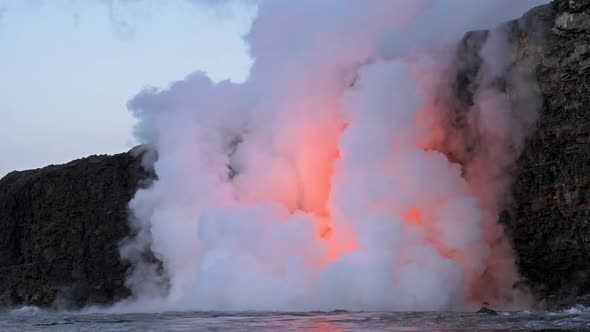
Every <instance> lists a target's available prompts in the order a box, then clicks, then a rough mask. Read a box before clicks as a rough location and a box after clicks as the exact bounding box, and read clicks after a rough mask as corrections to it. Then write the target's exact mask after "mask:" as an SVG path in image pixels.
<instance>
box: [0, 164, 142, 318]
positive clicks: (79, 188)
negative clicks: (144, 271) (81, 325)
mask: <svg viewBox="0 0 590 332" xmlns="http://www.w3.org/2000/svg"><path fill="white" fill-rule="evenodd" d="M134 155H135V154H131V153H123V154H118V155H114V156H104V155H103V156H91V157H88V158H84V159H80V160H75V161H72V162H70V163H67V164H65V165H58V166H48V167H45V168H42V169H37V170H29V171H24V172H12V173H9V174H8V175H6V176H5V177H4V178H2V179H1V180H0V228H1V229H2V231H1V232H0V306H2V305H4V306H15V305H21V304H27V305H38V306H48V305H52V304H54V305H58V306H59V305H64V306H66V307H80V306H83V305H86V304H91V303H92V304H106V303H112V302H113V301H116V300H118V299H121V298H124V297H126V296H128V295H129V290H128V289H127V288H126V287H125V284H124V282H125V273H126V270H127V268H128V266H127V265H126V264H125V263H123V262H121V261H120V260H119V251H118V244H119V242H120V241H121V240H122V239H123V238H124V237H126V236H127V235H128V234H129V226H128V222H127V220H128V213H127V204H128V202H129V200H130V199H131V198H132V197H133V195H134V193H135V191H136V190H137V188H138V187H139V186H140V185H142V183H144V181H145V180H146V179H149V177H150V175H149V173H148V172H146V171H144V170H143V168H142V167H141V161H140V158H141V157H140V156H137V157H136V156H134Z"/></svg>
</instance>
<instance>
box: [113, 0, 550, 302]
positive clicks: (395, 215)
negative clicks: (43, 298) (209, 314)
mask: <svg viewBox="0 0 590 332" xmlns="http://www.w3.org/2000/svg"><path fill="white" fill-rule="evenodd" d="M534 2H535V1H521V2H511V1H494V2H489V3H486V4H485V5H483V6H486V8H480V6H482V4H478V6H474V5H473V1H467V0H465V1H455V2H452V3H449V2H444V1H389V0H384V1H377V0H371V1H349V2H345V1H339V0H326V1H288V2H287V1H285V2H281V1H268V2H261V3H260V4H259V8H258V12H259V14H258V17H257V19H256V20H255V22H254V24H253V27H252V30H251V32H250V33H249V35H248V36H247V37H246V40H247V42H248V43H249V45H250V50H251V54H252V56H253V58H254V59H255V62H254V65H253V67H252V69H251V73H250V76H249V78H248V80H247V81H246V82H245V83H243V84H235V83H231V82H228V81H226V82H220V83H217V84H216V83H213V82H211V81H210V80H209V79H208V78H207V77H206V75H204V74H202V73H194V74H191V75H189V76H188V77H187V78H185V79H184V80H181V81H178V82H176V83H174V84H173V85H171V86H170V87H169V88H168V89H166V90H157V89H148V90H145V91H143V92H142V93H140V94H139V95H137V96H136V97H135V98H133V99H132V100H131V101H130V102H129V108H130V109H131V110H132V112H133V113H134V115H135V116H136V117H137V118H138V119H139V124H138V127H137V132H136V134H137V137H138V138H139V139H140V141H141V142H143V143H145V144H148V145H149V146H150V147H151V148H153V149H154V150H155V151H157V160H156V161H155V162H153V168H154V170H155V172H156V174H157V176H158V180H157V181H155V182H154V183H153V185H152V186H150V187H149V188H147V189H142V190H140V191H138V192H137V194H136V196H135V198H134V199H133V201H132V202H131V203H130V208H131V210H132V212H133V214H134V220H133V221H132V222H133V225H134V227H135V228H136V230H137V235H136V236H135V237H134V238H133V239H130V240H129V241H127V242H126V243H125V244H124V245H123V247H122V255H123V257H124V258H126V259H129V260H131V261H132V262H133V263H134V272H133V274H132V275H131V276H130V278H129V280H128V283H129V286H130V287H131V288H132V290H134V293H135V294H136V299H135V301H136V303H140V305H141V304H145V305H154V304H155V303H158V307H159V308H165V309H171V308H174V309H218V310H255V309H260V310H332V309H351V310H447V309H466V308H469V307H470V305H477V304H479V303H480V302H481V301H496V303H499V302H498V301H500V302H504V301H510V300H514V296H515V293H514V291H513V290H512V289H511V286H512V284H513V283H514V282H515V281H516V280H517V276H516V273H515V272H514V268H513V264H512V262H511V260H510V259H509V257H510V253H509V247H508V246H507V245H505V244H504V245H498V243H500V242H502V235H501V234H502V232H501V228H500V227H499V226H498V225H497V223H496V220H497V216H498V213H499V209H498V204H495V202H497V201H501V199H500V197H499V196H500V195H503V194H504V192H505V190H506V186H507V185H506V184H502V185H498V186H495V185H488V183H487V182H486V181H487V180H489V179H491V177H486V174H488V173H486V171H485V169H486V167H487V166H486V165H482V164H481V163H479V164H478V163H475V162H473V163H470V164H469V165H464V166H465V167H464V168H462V166H461V165H459V164H456V163H454V162H452V161H450V160H449V158H447V156H446V155H445V154H444V153H443V152H445V151H441V149H439V148H438V147H440V146H441V141H440V140H441V137H442V136H441V130H444V128H443V127H442V126H441V125H440V124H439V123H437V121H436V120H435V119H436V118H437V116H436V115H437V114H441V113H442V112H443V111H444V110H442V109H441V107H442V106H440V105H439V104H437V103H436V102H434V101H435V100H436V99H437V94H440V91H441V89H442V90H444V89H447V88H448V87H447V85H450V82H451V81H452V78H449V77H445V75H444V73H445V70H446V69H447V65H448V64H449V61H450V59H451V57H450V55H451V52H450V51H449V50H448V49H447V50H446V51H445V48H444V46H448V45H450V44H447V41H452V40H453V39H457V38H460V37H461V34H462V33H463V32H465V31H467V30H469V29H473V28H477V27H478V26H473V25H470V22H477V20H475V18H478V19H480V20H481V21H482V22H487V23H489V24H492V23H494V24H495V23H500V22H501V21H502V20H505V19H509V18H513V17H516V16H518V15H520V14H521V13H522V12H523V11H524V9H526V8H529V7H531V6H532V4H533V3H534ZM537 2H538V1H537ZM492 3H493V4H492ZM503 15H505V16H503ZM463 18H468V19H463ZM432 27H436V28H437V29H436V30H433V29H432ZM484 27H485V26H484ZM496 33H497V34H498V38H496V39H495V38H488V42H487V44H486V46H485V47H484V50H483V51H482V54H483V52H486V53H485V55H483V56H482V59H483V61H484V66H486V67H485V68H486V70H487V71H486V72H485V73H486V75H487V76H486V77H481V78H479V80H481V81H482V82H485V80H486V79H488V77H492V78H493V77H495V76H496V75H500V74H502V73H503V70H504V69H505V65H504V67H503V66H502V65H494V64H497V63H496V62H495V61H496V60H498V59H502V58H506V57H507V56H508V55H509V54H508V53H509V51H508V50H506V49H505V48H502V47H499V46H498V45H501V44H502V42H503V40H505V35H503V34H502V31H501V30H498V31H497V32H496ZM503 38H504V39H503ZM435 49H437V50H436V51H435ZM498 61H500V60H498ZM501 98H503V97H502V95H501V94H500V92H499V91H497V90H494V89H488V90H481V92H480V93H479V94H478V95H477V96H476V98H475V100H476V104H475V105H474V107H473V109H474V110H473V112H475V113H478V114H482V118H484V119H485V121H482V122H481V124H485V125H486V127H485V128H482V129H481V130H483V131H485V133H487V134H485V135H483V134H482V135H481V137H484V140H485V142H486V143H487V142H490V143H493V144H495V145H494V146H497V148H496V149H493V150H489V151H488V152H489V153H487V154H485V156H486V157H485V158H483V157H482V158H480V159H477V158H476V159H477V160H478V161H482V160H485V161H486V162H488V163H497V164H499V166H498V167H490V169H493V170H496V169H497V170H499V171H502V170H504V169H505V167H504V166H503V163H512V162H513V161H514V158H515V155H517V154H516V153H514V152H511V151H512V150H510V151H508V150H507V149H505V148H503V147H505V146H511V147H512V146H514V144H521V143H522V140H523V137H524V136H525V134H524V129H523V128H520V127H518V126H516V125H515V124H514V123H513V122H514V121H513V120H512V119H511V117H510V112H509V107H510V105H509V104H508V103H502V102H498V100H500V101H501V100H502V99H501ZM515 121H516V120H515ZM469 167H471V169H470V170H469V172H467V171H468V169H467V168H469ZM466 172H467V173H466ZM499 173H501V172H499ZM467 175H469V176H467ZM504 177H506V175H505V174H493V179H496V180H497V179H503V178H504ZM486 179H487V180H486ZM479 180H481V181H479ZM478 181H479V182H478ZM488 182H492V181H488ZM506 183H508V181H506ZM498 188H502V189H501V190H500V189H498ZM504 242H505V241H504ZM148 248H149V249H151V250H152V251H153V253H154V254H155V256H156V257H157V258H158V259H159V260H161V261H162V263H163V269H164V271H165V273H162V271H161V269H158V266H157V264H153V263H151V262H150V259H146V257H145V255H143V254H142V253H144V252H145V251H146V249H148ZM498 257H499V258H498ZM495 258H498V259H495ZM507 258H508V260H506V259H507ZM166 278H169V280H166ZM483 281H485V282H483ZM482 288H483V289H482ZM486 289H494V294H490V293H489V292H486ZM159 296H164V297H165V299H164V300H159V299H158V297H159ZM150 299H151V300H152V301H153V302H150Z"/></svg>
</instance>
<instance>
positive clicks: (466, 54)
mask: <svg viewBox="0 0 590 332" xmlns="http://www.w3.org/2000/svg"><path fill="white" fill-rule="evenodd" d="M589 22H590V0H578V1H571V0H556V1H554V2H553V3H551V4H548V5H545V6H541V7H538V8H535V9H533V10H531V11H529V12H528V13H527V14H525V15H524V16H523V17H522V18H521V19H519V20H516V21H513V22H509V23H508V24H507V25H506V26H507V29H508V31H509V34H510V39H511V43H512V45H513V47H514V65H513V66H512V69H511V70H521V71H524V72H526V73H527V75H528V74H530V76H531V77H533V78H534V79H535V82H536V83H535V84H537V85H538V93H540V97H541V99H542V103H541V104H540V105H542V106H541V109H540V114H539V118H538V119H537V120H536V121H535V122H534V125H532V128H530V129H531V130H530V133H529V134H528V135H527V137H526V140H525V145H524V149H523V151H522V153H521V154H520V157H519V158H518V159H517V160H515V165H516V166H515V167H513V168H511V169H510V171H511V172H513V175H514V178H513V179H514V180H513V182H512V183H511V186H510V191H511V195H508V196H511V197H512V199H511V200H510V201H508V202H506V206H505V211H504V212H503V213H502V214H501V222H502V223H503V224H504V225H505V228H506V231H507V233H508V234H509V235H510V237H511V239H512V245H513V248H514V251H515V253H516V256H517V265H518V269H519V271H520V273H521V275H522V276H523V278H524V279H525V281H526V283H527V285H528V286H529V287H530V288H531V289H532V290H533V292H534V294H535V295H536V296H537V297H538V298H539V299H544V300H548V301H549V302H550V303H554V304H555V303H572V301H573V300H574V299H575V297H576V296H577V295H582V294H586V293H590V111H589V110H588V109H589V107H590V23H589ZM488 37H489V33H488V32H486V31H480V32H472V33H468V34H467V35H466V36H465V37H464V38H463V40H462V41H461V43H460V47H459V48H458V53H457V58H458V59H462V61H459V62H461V65H460V66H458V67H457V68H456V73H455V76H456V80H455V85H454V87H453V88H454V98H455V99H456V100H455V101H454V103H453V106H454V107H453V112H455V113H454V114H451V115H452V116H453V117H456V118H457V119H458V120H459V122H461V121H460V118H461V117H462V116H464V114H465V112H467V110H468V108H469V106H470V104H472V102H473V100H472V99H473V93H474V89H476V87H475V86H474V82H475V81H476V78H477V76H478V73H479V72H480V70H481V68H480V65H481V59H480V58H479V56H478V53H479V51H480V50H481V47H482V45H483V44H484V43H485V41H486V39H487V38H488ZM506 93H510V87H509V86H508V87H506ZM514 106H515V107H514V108H515V109H514V110H513V111H514V112H516V113H518V112H519V108H521V107H526V105H514ZM457 119H455V120H457ZM455 125H456V127H455V128H454V130H455V134H456V135H460V136H461V137H463V138H464V139H465V138H467V139H466V141H471V140H470V138H473V137H471V136H472V135H474V134H473V130H472V128H469V125H465V124H463V125H457V124H456V123H455ZM473 141H477V140H473ZM470 148H473V147H468V149H470ZM459 161H460V162H468V161H466V160H459ZM152 177H153V174H150V173H149V172H147V171H146V170H144V169H143V168H142V166H141V162H140V157H139V156H136V154H135V153H124V154H118V155H114V156H91V157H88V158H84V159H80V160H76V161H72V162H70V163H68V164H65V165H59V166H49V167H46V168H42V169H38V170H30V171H24V172H12V173H10V174H8V175H7V176H5V177H4V178H3V179H1V180H0V228H1V229H2V232H0V305H1V304H4V305H8V306H13V305H20V304H33V305H40V306H47V305H50V304H52V303H58V304H59V303H64V304H67V305H71V306H74V307H77V306H83V305H86V304H107V303H112V302H113V301H116V300H118V299H121V298H124V297H126V296H128V295H129V290H128V289H127V288H126V287H125V283H124V281H125V275H126V273H127V270H128V266H127V265H126V264H125V263H124V262H121V261H120V259H119V252H118V244H119V242H120V241H121V240H122V239H123V238H124V237H126V236H127V235H128V234H129V231H130V230H129V226H128V222H127V220H128V211H127V204H128V202H129V200H130V199H131V198H132V197H133V194H134V193H135V191H136V190H137V188H139V187H140V186H142V185H143V184H145V183H146V181H149V179H151V178H152Z"/></svg>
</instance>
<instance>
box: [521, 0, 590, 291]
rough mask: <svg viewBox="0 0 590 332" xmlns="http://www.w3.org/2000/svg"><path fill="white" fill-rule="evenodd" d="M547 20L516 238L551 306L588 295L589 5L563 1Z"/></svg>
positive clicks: (547, 11) (541, 15) (525, 266)
mask: <svg viewBox="0 0 590 332" xmlns="http://www.w3.org/2000/svg"><path fill="white" fill-rule="evenodd" d="M534 14H535V15H537V17H536V18H537V19H539V20H541V22H543V24H542V26H543V27H544V28H545V31H544V36H543V37H544V41H543V43H542V44H541V45H542V47H541V48H540V49H539V50H538V52H539V55H540V63H538V65H537V68H536V73H537V80H538V82H539V87H540V89H541V92H542V94H543V99H544V106H543V109H542V112H541V118H540V121H539V124H538V126H537V128H536V132H535V134H534V135H533V136H532V138H531V139H530V140H529V141H528V143H527V145H526V148H525V151H524V153H523V155H522V158H521V159H520V161H519V173H518V176H517V180H516V182H515V183H514V186H513V191H514V199H515V202H514V209H515V211H514V216H513V218H512V219H513V222H514V224H513V225H512V235H513V239H514V246H515V250H516V252H517V255H518V264H519V267H520V270H521V272H522V274H523V275H524V276H525V277H526V278H527V279H528V280H529V282H530V283H531V284H532V286H533V288H534V290H535V292H536V293H537V294H538V295H541V296H542V297H545V298H548V299H550V300H551V299H553V300H559V301H563V300H568V297H569V298H572V297H573V296H575V295H577V294H583V293H590V1H588V0H576V1H572V0H569V1H568V0H560V1H556V2H554V3H553V4H551V5H549V6H547V7H546V8H543V9H542V10H538V11H537V12H535V13H534Z"/></svg>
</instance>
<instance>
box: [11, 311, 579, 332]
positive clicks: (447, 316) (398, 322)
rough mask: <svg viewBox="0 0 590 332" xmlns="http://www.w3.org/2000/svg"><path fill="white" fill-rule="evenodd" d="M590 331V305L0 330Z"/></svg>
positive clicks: (99, 320)
mask: <svg viewBox="0 0 590 332" xmlns="http://www.w3.org/2000/svg"><path fill="white" fill-rule="evenodd" d="M548 330H552V331H556V330H560V331H590V308H585V307H577V308H572V309H569V310H564V311H561V312H529V311H523V312H499V313H498V314H497V315H488V314H478V313H457V312H346V311H334V312H166V313H150V314H147V313H134V314H131V313H126V314H105V313H63V312H62V313H56V312H48V311H44V310H40V309H37V308H33V307H24V308H21V309H17V310H12V311H9V312H4V313H0V331H1V332H12V331H15V332H16V331H18V332H21V331H59V332H74V331H76V332H84V331H92V332H94V331H101V332H110V331H123V332H135V331H137V332H151V331H171V332H172V331H174V332H181V331H183V332H184V331H548Z"/></svg>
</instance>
